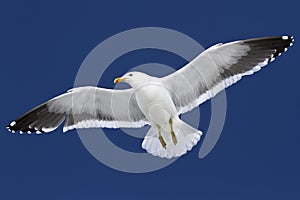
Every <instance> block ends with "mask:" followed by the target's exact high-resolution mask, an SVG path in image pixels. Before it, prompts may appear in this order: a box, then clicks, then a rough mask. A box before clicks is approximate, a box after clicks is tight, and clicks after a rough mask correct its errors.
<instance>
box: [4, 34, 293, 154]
mask: <svg viewBox="0 0 300 200" xmlns="http://www.w3.org/2000/svg"><path fill="white" fill-rule="evenodd" d="M292 42H293V37H290V36H278V37H266V38H257V39H249V40H241V41H235V42H230V43H226V44H217V45H214V46H212V47H210V48H209V49H207V50H206V51H204V52H202V53H201V54H200V55H198V56H197V57H196V58H195V59H194V60H192V61H191V62H190V63H188V64H187V65H186V66H184V67H182V68H181V69H179V70H178V71H176V72H174V73H172V74H170V75H168V76H165V77H162V78H157V77H153V76H150V75H147V74H144V73H142V72H128V73H126V74H125V75H123V76H122V77H121V78H116V79H115V83H117V82H126V83H128V84H129V85H130V86H131V87H132V88H130V89H126V90H112V89H104V88H98V87H91V86H87V87H80V88H74V89H72V90H69V91H68V92H67V93H65V94H62V95H60V96H58V97H55V98H53V99H51V100H49V101H48V102H46V103H44V104H42V105H40V106H38V107H36V108H34V109H32V110H31V111H29V112H27V113H25V114H24V115H22V116H21V117H19V118H18V119H17V120H15V121H13V122H11V123H10V125H9V126H8V129H9V130H10V131H12V132H13V133H14V132H15V131H20V133H23V132H28V133H32V132H36V133H42V132H50V131H53V130H54V129H56V128H57V127H58V126H59V125H60V124H61V123H62V122H63V121H64V120H65V124H64V128H63V131H64V132H66V131H68V130H71V129H74V128H92V127H106V128H120V127H136V128H138V127H142V126H144V125H147V124H150V125H151V128H150V130H149V131H148V133H147V135H146V137H145V139H144V141H143V143H142V147H143V148H144V149H146V150H147V152H149V153H151V154H152V155H155V156H159V157H163V158H172V157H179V156H181V155H183V154H185V153H186V152H187V151H189V150H191V149H192V147H193V146H195V145H196V144H197V142H198V141H199V140H200V137H201V135H202V132H201V131H199V130H197V129H195V128H193V127H191V126H189V125H188V124H186V123H185V122H183V121H182V120H181V119H180V118H179V115H180V114H182V113H185V112H188V111H190V110H191V109H193V108H194V107H196V106H198V105H200V104H201V103H203V102H204V101H206V100H208V99H210V98H212V97H214V96H215V95H216V94H217V93H218V92H220V91H221V90H223V89H225V88H227V87H229V86H230V85H232V84H234V83H235V82H237V81H238V80H240V79H241V78H242V77H243V76H245V75H251V74H253V73H254V72H256V71H258V70H260V69H261V67H263V66H265V65H267V64H268V63H269V62H271V61H273V60H274V59H275V57H277V56H279V55H281V53H282V52H285V51H286V50H287V48H288V47H289V46H291V45H292V44H293V43H292Z"/></svg>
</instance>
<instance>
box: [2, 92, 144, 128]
mask: <svg viewBox="0 0 300 200" xmlns="http://www.w3.org/2000/svg"><path fill="white" fill-rule="evenodd" d="M64 119H66V121H65V125H64V129H63V130H64V132H65V131H68V130H70V129H74V128H93V127H106V128H119V127H142V126H144V125H146V124H148V122H147V120H146V118H145V116H144V114H143V113H142V112H141V110H140V109H139V107H138V105H137V102H136V99H135V95H134V90H133V89H126V90H111V89H104V88H97V87H79V88H74V89H72V90H69V91H68V92H67V93H65V94H62V95H60V96H58V97H55V98H53V99H51V100H49V101H48V102H46V103H44V104H42V105H40V106H38V107H36V108H34V109H32V110H31V111H29V112H27V113H25V114H24V115H23V116H21V117H19V118H18V119H16V120H15V121H13V122H11V123H10V125H9V126H8V127H7V128H8V129H9V130H11V131H12V132H15V131H20V132H21V133H22V132H28V133H31V132H37V133H40V132H50V131H52V130H54V129H56V128H57V127H58V126H59V125H60V124H61V123H62V122H63V121H64Z"/></svg>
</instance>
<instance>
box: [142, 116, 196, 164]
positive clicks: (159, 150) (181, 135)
mask: <svg viewBox="0 0 300 200" xmlns="http://www.w3.org/2000/svg"><path fill="white" fill-rule="evenodd" d="M173 130H174V133H175V135H176V138H177V143H176V144H174V143H173V141H172V136H171V129H170V126H169V124H168V125H166V126H165V127H163V128H162V129H161V135H162V137H163V138H164V140H165V142H166V148H164V147H163V146H162V145H161V143H160V140H159V138H158V129H157V128H156V127H153V126H152V127H151V128H150V130H149V131H148V133H147V135H146V137H145V139H144V141H143V143H142V147H143V149H145V150H146V151H147V152H148V153H150V154H152V155H154V156H158V157H161V158H173V157H180V156H182V155H184V154H186V153H187V152H188V151H190V150H191V149H192V148H193V146H195V145H196V144H197V143H198V141H199V140H200V137H201V135H202V132H201V131H199V130H197V129H195V128H193V127H191V126H190V125H188V124H186V123H185V122H183V121H181V120H180V119H176V120H174V121H173Z"/></svg>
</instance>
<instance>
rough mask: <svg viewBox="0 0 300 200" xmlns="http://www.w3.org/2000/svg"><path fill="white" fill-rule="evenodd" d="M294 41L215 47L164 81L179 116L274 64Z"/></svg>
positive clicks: (253, 41)
mask: <svg viewBox="0 0 300 200" xmlns="http://www.w3.org/2000/svg"><path fill="white" fill-rule="evenodd" d="M293 41H294V40H293V37H290V36H278V37H265V38H256V39H249V40H240V41H235V42H229V43H225V44H217V45H215V46H212V47H210V48H208V49H207V50H205V51H204V52H202V53H201V54H200V55H198V56H197V57H196V58H195V59H194V60H192V61H191V62H190V63H188V64H187V65H186V66H184V67H183V68H181V69H179V70H178V71H176V72H174V73H172V74H170V75H168V76H166V77H163V78H161V82H162V84H163V85H165V86H166V87H167V88H168V89H169V91H170V93H171V94H172V98H173V101H174V103H175V106H176V108H177V110H178V112H179V113H185V112H187V111H189V110H191V109H193V108H194V107H196V106H198V105H199V104H201V103H202V102H204V101H206V100H208V99H210V98H212V97H213V96H215V95H216V94H217V93H218V92H220V91H221V90H223V89H225V88H227V87H229V86H230V85H232V84H234V83H235V82H237V81H238V80H240V79H241V78H242V76H244V75H250V74H253V73H254V72H256V71H258V70H260V68H261V67H263V66H265V65H267V64H268V63H269V62H271V61H273V60H274V59H275V58H276V57H277V56H279V55H280V54H281V53H282V52H285V51H286V50H287V47H289V46H291V45H292V42H293Z"/></svg>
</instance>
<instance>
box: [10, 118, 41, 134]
mask: <svg viewBox="0 0 300 200" xmlns="http://www.w3.org/2000/svg"><path fill="white" fill-rule="evenodd" d="M6 129H7V130H8V131H9V132H11V133H16V132H19V133H20V134H23V133H28V134H31V133H36V134H40V133H43V132H45V131H44V130H39V129H37V128H32V127H22V126H19V125H18V122H16V121H12V122H11V123H10V124H9V125H8V126H7V127H6Z"/></svg>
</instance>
